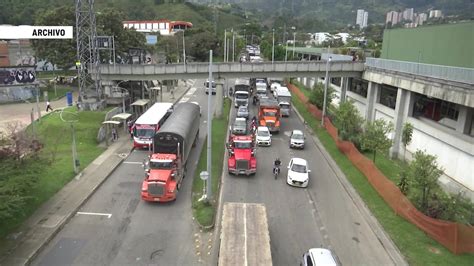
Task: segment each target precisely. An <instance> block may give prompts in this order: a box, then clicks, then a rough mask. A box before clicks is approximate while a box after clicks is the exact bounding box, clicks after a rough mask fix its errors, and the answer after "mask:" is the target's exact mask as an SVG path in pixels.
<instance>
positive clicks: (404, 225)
mask: <svg viewBox="0 0 474 266" xmlns="http://www.w3.org/2000/svg"><path fill="white" fill-rule="evenodd" d="M293 105H294V106H295V107H296V108H297V109H298V111H299V112H300V114H301V115H302V116H303V118H304V119H305V121H307V122H308V125H309V126H310V127H311V128H312V129H313V130H314V132H315V133H316V136H317V137H318V138H319V140H320V141H321V143H322V144H323V145H324V147H325V149H326V150H327V151H328V152H329V154H330V155H331V157H332V158H333V159H334V161H336V163H337V164H338V165H339V167H340V168H341V170H342V171H343V172H344V174H345V175H346V177H347V178H348V180H349V181H350V182H351V184H352V186H353V187H354V188H355V189H356V190H357V192H358V193H359V195H360V196H361V198H362V199H363V200H364V202H365V203H366V205H367V206H368V207H369V209H370V211H371V212H372V213H373V214H374V216H375V217H376V218H377V220H378V221H379V223H380V224H381V225H382V226H383V228H384V229H385V231H386V232H387V233H388V234H389V235H390V237H391V238H392V240H393V241H394V243H395V244H396V245H397V247H398V248H399V249H400V251H401V253H402V254H403V255H404V256H405V258H406V260H407V261H408V263H409V264H410V265H472V262H473V261H474V254H464V255H454V254H452V253H451V252H450V251H449V250H447V249H446V248H444V247H443V246H442V245H440V244H439V243H438V242H436V241H435V240H433V239H431V238H430V237H428V236H427V235H426V234H425V233H424V232H423V231H421V230H419V229H418V228H417V227H416V226H415V225H413V224H411V223H410V222H408V221H407V220H405V219H403V218H402V217H400V216H397V215H396V214H395V213H394V211H393V210H392V209H391V208H390V207H389V206H388V205H387V204H386V203H385V201H384V200H383V199H382V198H381V197H380V196H379V195H378V193H377V192H376V191H375V189H374V188H373V187H372V186H371V184H370V183H369V182H368V181H367V178H366V177H365V176H364V175H363V174H362V173H361V172H360V171H359V170H358V169H357V168H355V166H353V165H352V163H351V161H350V160H349V159H348V158H347V157H346V156H345V155H344V154H342V153H341V152H340V151H339V150H338V148H337V146H336V144H335V143H334V141H333V140H332V138H331V136H330V135H329V134H328V133H327V131H325V130H323V129H322V128H321V127H320V125H319V121H318V120H316V119H315V118H313V117H312V116H311V114H310V113H309V112H308V111H307V110H306V108H305V106H304V104H303V103H302V102H301V101H300V100H299V99H297V97H293ZM376 165H377V166H378V167H380V170H381V171H382V172H383V173H385V174H387V177H389V178H390V179H391V180H397V179H396V178H397V175H398V172H399V171H400V169H401V168H400V165H396V164H394V163H393V162H391V161H390V160H389V159H387V158H386V157H384V156H377V159H376Z"/></svg>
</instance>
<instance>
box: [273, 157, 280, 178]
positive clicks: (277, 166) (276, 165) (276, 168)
mask: <svg viewBox="0 0 474 266" xmlns="http://www.w3.org/2000/svg"><path fill="white" fill-rule="evenodd" d="M280 165H281V161H280V158H276V160H275V162H273V175H274V176H275V179H276V178H277V176H278V174H280Z"/></svg>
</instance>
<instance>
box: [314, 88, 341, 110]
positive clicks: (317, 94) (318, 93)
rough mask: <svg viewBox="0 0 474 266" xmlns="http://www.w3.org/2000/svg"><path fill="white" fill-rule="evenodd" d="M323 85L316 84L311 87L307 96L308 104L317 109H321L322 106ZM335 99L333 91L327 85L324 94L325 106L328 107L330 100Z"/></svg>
mask: <svg viewBox="0 0 474 266" xmlns="http://www.w3.org/2000/svg"><path fill="white" fill-rule="evenodd" d="M324 86H325V85H324V84H323V83H321V82H317V83H316V84H314V86H313V90H312V91H311V95H310V96H309V102H310V103H312V104H314V105H316V106H317V107H318V108H319V109H321V110H322V109H323V105H324ZM334 97H336V95H335V90H334V89H333V88H332V87H331V86H330V85H329V86H328V89H327V92H326V104H327V106H329V105H330V104H331V102H332V100H333V99H334Z"/></svg>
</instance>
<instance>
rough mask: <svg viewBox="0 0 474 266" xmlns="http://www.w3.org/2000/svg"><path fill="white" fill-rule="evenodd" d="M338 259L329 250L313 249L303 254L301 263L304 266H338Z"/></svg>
mask: <svg viewBox="0 0 474 266" xmlns="http://www.w3.org/2000/svg"><path fill="white" fill-rule="evenodd" d="M338 261H339V260H338V259H337V257H336V256H335V255H334V253H332V252H331V250H329V249H325V248H312V249H310V250H308V251H307V252H306V253H305V254H303V259H302V261H301V264H300V265H302V266H309V265H326V266H337V265H338Z"/></svg>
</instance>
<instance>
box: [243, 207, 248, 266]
mask: <svg viewBox="0 0 474 266" xmlns="http://www.w3.org/2000/svg"><path fill="white" fill-rule="evenodd" d="M244 243H245V244H244V254H245V256H244V257H245V264H244V265H245V266H247V265H248V264H249V263H248V261H247V205H244Z"/></svg>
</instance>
